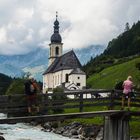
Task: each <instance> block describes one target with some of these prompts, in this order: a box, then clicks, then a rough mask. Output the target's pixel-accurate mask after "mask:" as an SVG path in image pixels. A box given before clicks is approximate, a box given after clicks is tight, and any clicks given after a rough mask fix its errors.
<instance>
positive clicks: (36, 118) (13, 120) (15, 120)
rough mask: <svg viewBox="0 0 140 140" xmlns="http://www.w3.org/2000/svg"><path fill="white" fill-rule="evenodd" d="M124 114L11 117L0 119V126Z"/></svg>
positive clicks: (119, 112)
mask: <svg viewBox="0 0 140 140" xmlns="http://www.w3.org/2000/svg"><path fill="white" fill-rule="evenodd" d="M121 113H125V111H118V110H109V111H96V112H84V113H69V114H55V115H42V116H28V117H13V118H12V117H11V118H7V119H0V124H5V123H19V122H31V121H41V122H42V121H56V120H57V121H59V120H66V119H75V118H93V117H97V116H100V117H103V116H111V115H116V114H121Z"/></svg>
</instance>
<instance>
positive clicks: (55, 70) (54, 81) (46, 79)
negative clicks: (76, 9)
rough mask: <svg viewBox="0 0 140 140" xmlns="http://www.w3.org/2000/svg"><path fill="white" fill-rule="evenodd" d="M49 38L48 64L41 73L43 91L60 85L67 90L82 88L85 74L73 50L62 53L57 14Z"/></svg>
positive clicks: (84, 82)
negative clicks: (52, 31)
mask: <svg viewBox="0 0 140 140" xmlns="http://www.w3.org/2000/svg"><path fill="white" fill-rule="evenodd" d="M50 40H51V43H50V44H49V58H48V59H49V64H48V68H47V70H46V71H45V72H44V73H43V91H46V90H48V89H53V88H56V87H60V86H61V87H63V88H64V89H67V90H75V89H83V88H84V87H85V86H86V74H85V72H83V71H82V70H81V67H82V66H81V64H80V61H79V60H78V58H77V56H76V55H75V53H74V51H73V50H71V51H69V52H67V53H65V54H63V43H62V38H61V35H60V34H59V22H58V19H57V15H56V20H55V22H54V33H53V35H52V36H51V39H50Z"/></svg>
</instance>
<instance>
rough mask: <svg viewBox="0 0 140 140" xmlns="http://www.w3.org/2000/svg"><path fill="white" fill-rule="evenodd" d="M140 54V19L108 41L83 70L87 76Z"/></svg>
mask: <svg viewBox="0 0 140 140" xmlns="http://www.w3.org/2000/svg"><path fill="white" fill-rule="evenodd" d="M139 55H140V21H138V22H137V23H136V24H134V25H133V26H132V27H131V28H130V29H129V28H128V29H127V30H125V31H124V32H123V33H122V34H120V35H119V36H118V37H116V38H114V39H112V41H110V42H109V43H108V46H107V48H106V49H105V51H104V52H103V53H102V54H101V55H99V56H97V57H95V58H92V59H91V60H90V61H89V62H88V63H87V64H86V65H84V67H83V70H84V71H85V72H86V74H87V76H88V77H89V76H90V75H92V74H93V73H98V72H100V71H102V70H103V69H105V68H107V67H110V66H113V65H116V64H120V63H124V62H126V61H129V60H132V59H134V58H135V57H137V56H139Z"/></svg>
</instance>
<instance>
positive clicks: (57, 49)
mask: <svg viewBox="0 0 140 140" xmlns="http://www.w3.org/2000/svg"><path fill="white" fill-rule="evenodd" d="M55 54H56V55H59V47H58V46H57V47H56V48H55Z"/></svg>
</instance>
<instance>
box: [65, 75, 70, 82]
mask: <svg viewBox="0 0 140 140" xmlns="http://www.w3.org/2000/svg"><path fill="white" fill-rule="evenodd" d="M65 78H66V80H65V81H66V82H69V74H66V77H65Z"/></svg>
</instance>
